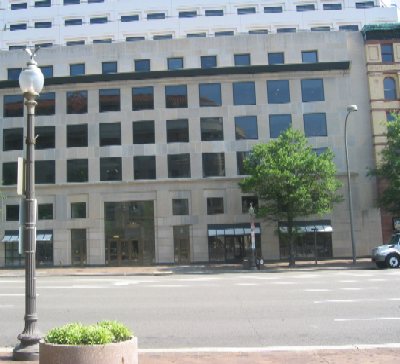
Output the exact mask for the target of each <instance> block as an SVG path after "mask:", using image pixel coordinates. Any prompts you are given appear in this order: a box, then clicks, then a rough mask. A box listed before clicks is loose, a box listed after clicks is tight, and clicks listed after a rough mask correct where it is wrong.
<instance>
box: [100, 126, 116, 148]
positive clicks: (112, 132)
mask: <svg viewBox="0 0 400 364" xmlns="http://www.w3.org/2000/svg"><path fill="white" fill-rule="evenodd" d="M99 145H100V147H105V146H108V145H121V123H100V124H99Z"/></svg>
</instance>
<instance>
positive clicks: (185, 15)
mask: <svg viewBox="0 0 400 364" xmlns="http://www.w3.org/2000/svg"><path fill="white" fill-rule="evenodd" d="M196 16H197V11H196V10H191V11H180V12H179V17H180V18H195V17H196Z"/></svg>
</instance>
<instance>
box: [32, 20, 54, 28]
mask: <svg viewBox="0 0 400 364" xmlns="http://www.w3.org/2000/svg"><path fill="white" fill-rule="evenodd" d="M35 28H51V21H37V22H35Z"/></svg>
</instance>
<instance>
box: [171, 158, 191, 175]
mask: <svg viewBox="0 0 400 364" xmlns="http://www.w3.org/2000/svg"><path fill="white" fill-rule="evenodd" d="M168 178H190V154H189V153H183V154H169V155H168Z"/></svg>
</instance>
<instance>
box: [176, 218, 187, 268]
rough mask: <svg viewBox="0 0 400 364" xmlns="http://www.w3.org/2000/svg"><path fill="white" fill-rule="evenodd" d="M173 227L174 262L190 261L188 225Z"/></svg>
mask: <svg viewBox="0 0 400 364" xmlns="http://www.w3.org/2000/svg"><path fill="white" fill-rule="evenodd" d="M173 229H174V261H175V264H189V263H190V226H189V225H177V226H174V227H173Z"/></svg>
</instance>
